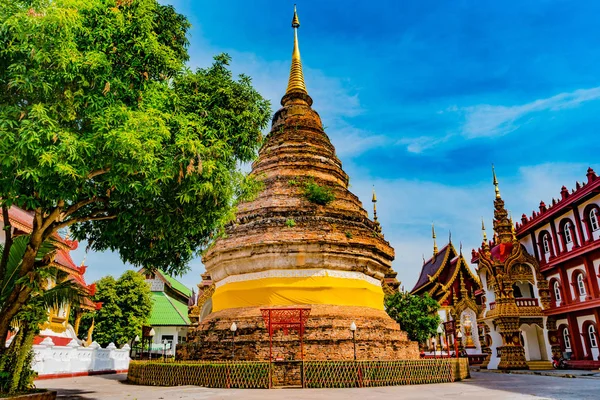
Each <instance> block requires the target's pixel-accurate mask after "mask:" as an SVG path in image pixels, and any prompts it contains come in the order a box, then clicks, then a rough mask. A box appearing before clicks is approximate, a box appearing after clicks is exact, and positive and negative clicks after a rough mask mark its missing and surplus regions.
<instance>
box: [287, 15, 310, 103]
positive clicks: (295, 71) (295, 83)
mask: <svg viewBox="0 0 600 400" xmlns="http://www.w3.org/2000/svg"><path fill="white" fill-rule="evenodd" d="M299 27H300V20H299V19H298V13H297V12H296V5H295V4H294V17H293V18H292V28H294V50H293V51H292V66H291V68H290V79H289V81H288V86H287V90H286V91H285V94H286V95H287V94H289V93H292V92H301V93H304V94H308V91H307V90H306V85H305V84H304V74H303V73H302V61H301V60H300V48H299V47H298V28H299Z"/></svg>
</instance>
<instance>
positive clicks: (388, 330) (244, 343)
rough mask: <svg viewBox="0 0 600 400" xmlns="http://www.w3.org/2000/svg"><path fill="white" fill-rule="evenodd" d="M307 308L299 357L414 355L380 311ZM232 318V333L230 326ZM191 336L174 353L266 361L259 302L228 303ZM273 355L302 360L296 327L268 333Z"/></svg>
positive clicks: (402, 334)
mask: <svg viewBox="0 0 600 400" xmlns="http://www.w3.org/2000/svg"><path fill="white" fill-rule="evenodd" d="M298 307H299V308H310V317H309V318H308V320H307V322H306V327H305V330H304V335H303V338H302V342H303V343H302V348H303V352H304V360H353V359H354V341H353V338H352V331H351V330H350V325H351V324H352V322H354V323H355V324H356V326H357V329H356V332H355V341H356V356H357V359H360V360H401V359H403V360H409V359H418V358H419V349H418V345H417V343H416V342H411V341H409V340H408V338H407V335H406V333H405V332H403V331H401V330H400V327H399V325H398V324H397V323H396V322H395V321H394V320H392V319H391V318H390V317H389V316H388V315H387V314H386V313H385V311H383V310H376V309H372V308H368V307H351V306H332V305H321V304H318V305H299V306H298ZM233 322H235V323H236V325H237V331H236V332H235V337H234V335H233V334H232V332H231V330H230V327H231V324H232V323H233ZM188 339H190V340H191V341H192V343H189V344H188V346H186V347H185V348H182V349H181V351H179V350H180V349H179V347H178V357H181V358H183V359H194V360H231V359H232V358H234V359H235V360H246V361H264V360H269V354H270V343H269V332H268V329H267V327H266V326H265V321H264V319H263V316H262V314H261V308H260V307H247V308H232V309H226V310H222V311H218V312H215V313H212V314H211V315H210V316H209V317H208V318H206V319H205V320H203V321H202V322H201V323H200V324H199V326H198V328H197V329H196V330H195V331H194V333H193V334H192V335H191V336H190V337H189V338H188ZM272 346H273V347H272V356H273V360H277V359H281V360H300V359H302V354H301V344H300V336H299V334H298V332H297V331H296V330H289V331H288V332H287V334H285V333H284V331H283V330H277V331H275V332H274V333H273V337H272Z"/></svg>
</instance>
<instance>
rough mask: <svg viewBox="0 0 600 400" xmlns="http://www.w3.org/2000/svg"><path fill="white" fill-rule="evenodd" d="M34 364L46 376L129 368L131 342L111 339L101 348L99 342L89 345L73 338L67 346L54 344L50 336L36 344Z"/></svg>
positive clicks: (36, 369)
mask: <svg viewBox="0 0 600 400" xmlns="http://www.w3.org/2000/svg"><path fill="white" fill-rule="evenodd" d="M33 350H34V352H35V357H34V360H33V365H32V368H33V370H34V371H36V372H37V373H38V376H39V377H40V378H43V377H44V376H55V375H57V376H60V375H85V374H87V373H91V372H102V371H103V372H115V371H126V370H127V369H128V368H129V361H130V358H129V350H130V348H129V345H127V344H126V345H124V346H123V347H122V348H121V349H117V347H116V346H115V345H114V344H113V343H111V344H109V345H108V346H106V348H104V349H103V348H101V347H100V345H99V344H98V343H96V342H92V344H91V345H90V346H89V347H82V346H80V345H79V344H78V343H77V341H75V340H71V342H70V343H69V344H68V345H66V346H55V345H54V342H53V341H52V339H51V338H49V337H47V338H45V339H44V340H43V341H42V342H41V343H40V344H38V345H34V346H33Z"/></svg>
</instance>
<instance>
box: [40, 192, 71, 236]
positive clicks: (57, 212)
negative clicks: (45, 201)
mask: <svg viewBox="0 0 600 400" xmlns="http://www.w3.org/2000/svg"><path fill="white" fill-rule="evenodd" d="M64 206H65V201H64V200H59V201H58V204H57V205H56V207H55V208H54V209H53V210H52V211H50V215H48V217H47V218H45V219H44V218H43V219H42V226H40V231H42V234H43V233H44V232H46V229H48V228H49V227H50V225H52V224H53V223H54V222H55V221H56V220H57V219H58V217H60V213H61V210H62V209H63V207H64Z"/></svg>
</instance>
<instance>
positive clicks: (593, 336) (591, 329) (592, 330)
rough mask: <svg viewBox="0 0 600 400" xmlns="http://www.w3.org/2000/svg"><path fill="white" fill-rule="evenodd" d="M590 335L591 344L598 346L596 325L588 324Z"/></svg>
mask: <svg viewBox="0 0 600 400" xmlns="http://www.w3.org/2000/svg"><path fill="white" fill-rule="evenodd" d="M588 336H589V337H590V346H591V347H598V341H597V340H596V328H595V327H594V325H591V324H590V325H589V326H588Z"/></svg>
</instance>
